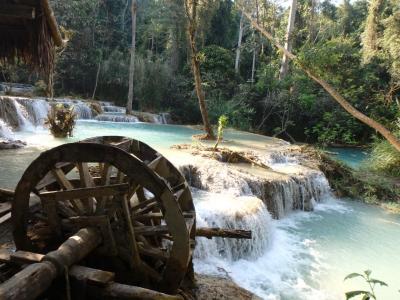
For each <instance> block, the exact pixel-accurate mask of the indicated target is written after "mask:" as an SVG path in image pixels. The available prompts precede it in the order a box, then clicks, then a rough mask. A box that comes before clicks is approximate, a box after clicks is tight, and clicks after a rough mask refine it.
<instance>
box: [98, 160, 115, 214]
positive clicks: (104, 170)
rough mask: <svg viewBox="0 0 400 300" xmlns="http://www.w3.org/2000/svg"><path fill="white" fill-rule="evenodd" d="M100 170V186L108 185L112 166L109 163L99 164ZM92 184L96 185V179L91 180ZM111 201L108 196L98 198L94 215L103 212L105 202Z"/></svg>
mask: <svg viewBox="0 0 400 300" xmlns="http://www.w3.org/2000/svg"><path fill="white" fill-rule="evenodd" d="M99 167H100V170H101V176H100V178H99V179H100V180H99V181H100V183H101V185H109V184H110V182H111V174H112V169H113V168H112V165H111V164H109V163H103V164H99ZM93 181H94V183H95V184H96V179H95V178H93ZM110 200H111V197H110V196H103V197H100V199H99V202H98V203H97V207H96V214H101V213H103V211H104V208H105V207H106V206H107V202H108V201H110Z"/></svg>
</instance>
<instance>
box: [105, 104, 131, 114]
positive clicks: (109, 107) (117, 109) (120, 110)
mask: <svg viewBox="0 0 400 300" xmlns="http://www.w3.org/2000/svg"><path fill="white" fill-rule="evenodd" d="M102 109H103V111H104V112H106V113H107V112H110V113H124V112H125V108H123V107H120V106H115V105H105V106H102Z"/></svg>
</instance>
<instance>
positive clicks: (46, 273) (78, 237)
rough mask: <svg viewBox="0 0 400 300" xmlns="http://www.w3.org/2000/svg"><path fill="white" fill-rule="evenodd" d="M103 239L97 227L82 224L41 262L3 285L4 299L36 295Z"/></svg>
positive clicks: (19, 299) (0, 292) (0, 294)
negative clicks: (79, 228)
mask: <svg viewBox="0 0 400 300" xmlns="http://www.w3.org/2000/svg"><path fill="white" fill-rule="evenodd" d="M100 243H101V234H100V232H99V231H98V230H97V229H95V228H83V229H81V230H79V231H78V232H77V233H76V234H75V235H74V236H71V237H70V238H69V239H68V240H66V241H65V242H64V243H63V244H61V246H60V247H59V248H58V249H57V250H55V251H51V252H49V253H48V254H46V255H45V256H44V257H43V258H42V259H41V261H40V262H39V263H34V264H32V265H29V266H28V267H26V268H25V269H23V270H22V271H21V272H19V273H17V274H15V275H14V276H13V277H11V278H10V279H8V280H7V281H6V282H4V283H3V284H1V285H0V299H2V300H31V299H36V298H37V297H38V296H40V295H41V294H42V293H43V292H44V291H46V290H47V289H48V288H49V287H50V286H51V284H52V282H53V280H54V279H55V278H56V277H58V276H60V275H62V274H64V272H65V271H66V269H67V268H68V267H69V266H71V265H72V264H74V263H76V262H78V261H80V260H81V259H83V258H84V257H85V256H86V255H87V254H89V253H90V252H91V251H93V250H94V249H95V248H97V246H99V244H100Z"/></svg>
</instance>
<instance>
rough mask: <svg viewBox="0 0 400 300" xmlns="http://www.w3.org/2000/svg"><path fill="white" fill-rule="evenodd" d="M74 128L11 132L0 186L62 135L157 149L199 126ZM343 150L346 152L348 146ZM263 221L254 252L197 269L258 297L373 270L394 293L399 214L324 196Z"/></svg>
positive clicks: (399, 277)
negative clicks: (265, 238) (17, 142)
mask: <svg viewBox="0 0 400 300" xmlns="http://www.w3.org/2000/svg"><path fill="white" fill-rule="evenodd" d="M75 132H76V133H75V136H74V137H73V138H70V139H55V138H53V137H51V136H50V135H49V134H48V132H47V131H45V130H40V129H38V130H37V131H36V132H35V133H34V134H33V133H32V132H19V133H16V137H17V138H20V139H25V140H26V141H27V142H28V143H29V146H28V147H26V148H24V149H19V150H12V151H11V150H10V151H2V152H0V186H1V187H8V188H14V187H15V185H16V183H17V182H18V180H19V178H20V176H21V175H22V173H23V171H24V170H25V168H26V167H27V166H28V165H29V163H30V162H31V161H32V160H33V159H34V158H35V157H37V155H38V154H39V153H40V152H41V151H43V150H45V149H48V148H51V147H53V146H56V145H59V144H62V143H65V142H69V141H71V142H72V141H77V140H81V139H84V138H88V137H93V136H99V135H122V136H128V137H132V138H135V139H140V140H142V141H144V142H146V143H148V144H149V145H151V146H153V147H155V148H156V149H157V150H159V151H161V152H162V151H164V150H166V149H168V148H169V146H171V145H173V144H177V143H191V142H192V139H191V136H192V135H193V134H197V133H200V131H198V130H195V129H192V128H189V127H185V126H170V125H155V124H144V123H134V124H121V123H111V122H104V123H103V122H96V121H79V122H78V123H77V127H76V131H75ZM226 138H227V139H231V140H232V142H233V143H234V144H235V145H237V146H238V147H244V146H249V147H251V148H257V149H259V150H260V149H263V148H266V147H272V146H273V145H274V143H279V141H277V140H274V139H271V138H268V137H262V136H259V135H253V134H248V133H242V132H235V131H228V132H227V134H226ZM341 153H342V154H343V155H344V156H346V157H348V156H349V155H350V157H352V154H351V153H352V152H349V151H344V152H341ZM349 153H350V154H349ZM356 157H357V158H356ZM356 157H354V160H353V162H355V161H357V160H358V157H359V152H357V154H356ZM210 197H212V196H210ZM217 197H219V196H217ZM196 201H202V200H201V199H196ZM265 226H271V237H270V245H269V248H268V249H267V250H266V251H265V253H264V254H262V255H261V256H260V257H258V258H256V259H254V258H253V259H240V260H238V261H234V262H232V261H231V262H229V261H226V260H223V259H215V258H210V259H209V260H202V261H196V269H197V271H201V272H219V270H220V269H218V268H223V269H225V270H226V271H227V272H228V273H229V275H230V276H231V277H232V278H233V279H234V280H235V281H236V282H237V283H238V284H239V285H241V286H243V287H245V288H248V289H250V290H252V291H254V292H256V293H257V294H258V295H260V296H261V297H263V298H264V299H282V300H283V299H298V300H303V299H312V300H319V299H321V300H327V299H344V292H345V291H349V290H353V289H360V288H364V285H363V283H362V282H361V281H358V280H354V281H349V282H343V278H344V277H345V276H346V275H347V274H348V273H351V272H362V271H363V270H366V269H371V270H372V271H373V273H372V274H373V276H374V277H376V278H378V279H381V280H383V281H386V282H387V283H388V284H389V287H388V288H379V287H378V288H377V294H378V295H379V298H378V299H380V300H386V299H388V300H392V299H400V293H398V290H399V288H400V254H399V253H400V216H398V215H392V214H389V213H387V212H385V211H383V210H381V209H380V208H377V207H374V206H368V205H365V204H362V203H358V202H354V201H342V200H337V199H333V198H329V199H326V201H325V202H324V203H321V204H318V205H317V206H316V210H315V211H314V212H313V213H306V212H295V213H292V214H291V215H289V216H288V217H287V218H286V219H284V220H279V221H276V220H270V221H268V223H266V224H265Z"/></svg>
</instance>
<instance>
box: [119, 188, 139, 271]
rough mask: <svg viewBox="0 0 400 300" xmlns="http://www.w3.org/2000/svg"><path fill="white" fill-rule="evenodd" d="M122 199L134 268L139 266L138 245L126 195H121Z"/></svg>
mask: <svg viewBox="0 0 400 300" xmlns="http://www.w3.org/2000/svg"><path fill="white" fill-rule="evenodd" d="M121 200H122V201H121V202H122V211H123V214H124V216H125V221H126V224H127V227H128V237H129V244H130V245H129V246H130V250H131V251H130V252H131V255H132V267H134V268H138V267H140V262H141V259H140V256H139V249H138V245H137V242H136V237H135V229H134V227H133V224H132V217H131V213H130V210H129V203H128V199H127V198H126V196H124V197H122V199H121Z"/></svg>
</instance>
